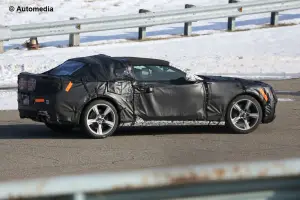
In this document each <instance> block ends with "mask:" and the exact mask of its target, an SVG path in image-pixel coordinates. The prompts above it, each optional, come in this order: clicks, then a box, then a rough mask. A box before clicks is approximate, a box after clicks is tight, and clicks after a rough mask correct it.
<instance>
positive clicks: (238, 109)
mask: <svg viewBox="0 0 300 200" xmlns="http://www.w3.org/2000/svg"><path fill="white" fill-rule="evenodd" d="M261 119H262V109H261V106H260V104H259V102H258V101H257V100H256V99H255V98H253V97H251V96H248V95H241V96H238V97H237V98H235V99H234V100H233V101H232V102H231V103H230V104H229V106H228V109H227V113H226V120H225V121H226V122H225V123H226V126H227V127H228V128H230V129H231V130H233V131H234V132H236V133H250V132H252V131H254V130H255V129H256V128H257V127H258V126H259V124H260V122H261Z"/></svg>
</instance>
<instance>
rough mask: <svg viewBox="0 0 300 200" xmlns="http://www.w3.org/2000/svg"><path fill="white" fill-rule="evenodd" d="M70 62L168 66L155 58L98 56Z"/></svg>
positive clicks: (167, 62) (79, 58) (166, 62)
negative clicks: (109, 61) (115, 62)
mask: <svg viewBox="0 0 300 200" xmlns="http://www.w3.org/2000/svg"><path fill="white" fill-rule="evenodd" d="M70 60H76V61H81V62H84V63H88V64H99V63H101V62H103V61H108V60H111V62H114V61H119V62H122V63H130V64H132V65H163V66H169V64H170V62H169V61H166V60H161V59H155V58H142V57H127V56H124V57H111V56H108V55H105V54H98V55H92V56H86V57H78V58H71V59H70Z"/></svg>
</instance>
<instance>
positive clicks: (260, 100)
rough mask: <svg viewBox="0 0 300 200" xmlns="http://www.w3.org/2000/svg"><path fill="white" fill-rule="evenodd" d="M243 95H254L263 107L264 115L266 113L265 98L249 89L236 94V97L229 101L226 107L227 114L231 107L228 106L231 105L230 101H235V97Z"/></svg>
mask: <svg viewBox="0 0 300 200" xmlns="http://www.w3.org/2000/svg"><path fill="white" fill-rule="evenodd" d="M242 95H248V96H251V97H253V98H254V99H256V100H257V102H258V103H259V105H260V107H261V110H262V116H264V115H265V106H264V102H263V100H262V99H261V98H260V96H259V95H258V94H255V93H253V92H249V91H246V92H242V93H240V94H237V95H236V96H234V97H233V98H232V99H231V100H230V101H229V103H228V104H227V107H226V114H227V112H228V111H229V110H228V109H229V108H228V106H229V105H230V103H231V102H233V101H234V99H236V98H237V97H239V96H242Z"/></svg>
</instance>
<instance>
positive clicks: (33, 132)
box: [0, 79, 300, 181]
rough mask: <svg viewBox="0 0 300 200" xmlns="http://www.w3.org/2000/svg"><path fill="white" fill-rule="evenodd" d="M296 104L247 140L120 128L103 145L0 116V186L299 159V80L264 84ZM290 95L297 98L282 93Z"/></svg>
mask: <svg viewBox="0 0 300 200" xmlns="http://www.w3.org/2000/svg"><path fill="white" fill-rule="evenodd" d="M267 82H269V83H271V84H272V85H273V86H274V88H275V89H276V90H280V91H281V93H282V95H279V98H285V99H287V98H288V99H295V101H282V102H279V104H278V108H277V118H276V119H275V121H274V122H273V123H271V124H268V125H261V126H260V127H259V128H258V129H257V131H255V132H253V133H250V134H248V135H235V134H229V133H226V132H224V130H223V129H222V127H207V126H189V127H175V128H174V127H173V128H170V127H148V128H139V127H136V128H134V127H132V128H129V127H127V128H123V129H121V130H119V131H118V132H117V133H116V134H115V135H114V136H112V137H109V138H106V139H104V140H94V139H87V138H85V137H83V136H82V135H81V133H80V132H74V133H73V134H69V133H67V134H57V133H53V132H51V131H50V130H48V129H47V128H46V127H45V126H44V125H42V124H39V123H34V122H31V121H30V120H20V119H19V117H18V113H17V111H0V157H1V162H0V181H4V180H12V179H22V178H36V177H44V176H53V175H61V174H79V173H88V172H103V171H114V170H128V169H139V168H148V167H157V166H160V167H162V166H173V165H187V164H203V163H219V162H228V161H230V162H231V161H254V160H264V159H281V158H290V157H298V156H300V95H299V93H297V92H298V91H299V90H300V89H299V88H300V87H299V85H300V80H299V79H295V80H286V81H267ZM285 90H289V91H293V92H295V93H291V94H286V93H285V92H284V91H285Z"/></svg>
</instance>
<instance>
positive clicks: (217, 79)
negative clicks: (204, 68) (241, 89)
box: [197, 75, 269, 86]
mask: <svg viewBox="0 0 300 200" xmlns="http://www.w3.org/2000/svg"><path fill="white" fill-rule="evenodd" d="M197 76H199V77H200V78H202V79H204V80H205V81H209V82H222V81H226V82H227V81H232V82H239V83H241V84H242V85H244V86H247V85H249V86H250V85H251V86H253V85H257V86H269V85H268V84H266V83H264V82H262V81H257V80H249V79H243V78H238V77H229V76H204V75H197Z"/></svg>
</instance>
